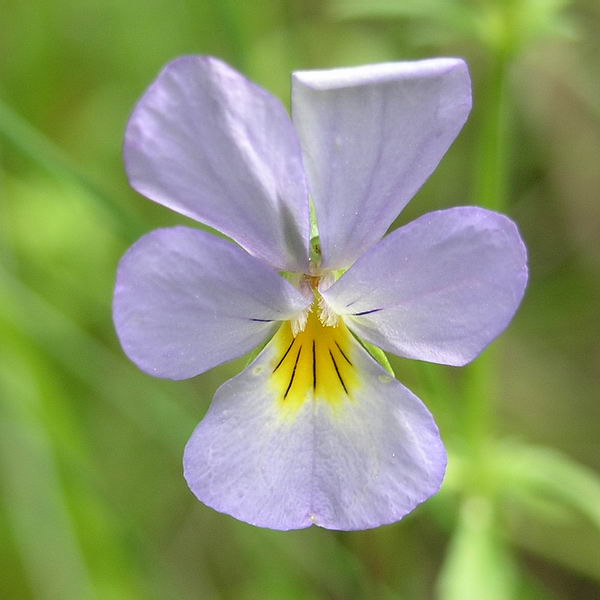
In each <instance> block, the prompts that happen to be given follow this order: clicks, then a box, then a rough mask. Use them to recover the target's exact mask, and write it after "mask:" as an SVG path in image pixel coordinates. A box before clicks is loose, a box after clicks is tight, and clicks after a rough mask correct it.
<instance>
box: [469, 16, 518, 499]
mask: <svg viewBox="0 0 600 600" xmlns="http://www.w3.org/2000/svg"><path fill="white" fill-rule="evenodd" d="M508 24H509V20H508V19H507V26H508ZM510 62H511V52H510V51H508V49H507V48H506V47H501V48H494V51H493V55H492V66H491V68H490V70H489V77H488V79H487V81H486V82H485V86H484V88H483V94H482V96H483V97H482V99H481V103H482V107H483V115H482V125H481V129H480V131H481V137H480V141H479V152H478V162H477V168H476V170H475V182H474V194H475V198H474V204H477V205H480V206H484V207H485V208H488V209H491V210H497V211H504V210H505V209H506V205H507V202H506V197H507V187H508V179H509V173H508V171H509V168H508V156H509V154H508V106H507V75H508V72H509V68H510ZM495 357H496V353H495V350H494V349H493V348H492V349H490V350H487V351H486V352H485V353H484V354H483V355H482V356H481V357H479V358H478V359H477V361H476V362H475V363H474V364H472V365H471V366H470V367H469V368H468V370H467V373H466V381H465V415H464V426H465V430H464V431H465V438H466V442H467V444H468V452H469V457H470V461H471V464H472V473H471V478H470V479H471V484H472V485H471V488H472V489H471V492H472V493H481V492H484V493H485V491H486V490H487V489H488V485H487V476H486V473H487V471H488V469H487V466H486V457H487V455H488V452H487V450H488V442H489V441H490V439H491V437H492V436H493V430H494V424H493V412H494V411H493V395H494V394H493V391H494V389H495V384H496V381H495V373H496V360H495Z"/></svg>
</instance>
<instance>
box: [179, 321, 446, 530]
mask: <svg viewBox="0 0 600 600" xmlns="http://www.w3.org/2000/svg"><path fill="white" fill-rule="evenodd" d="M445 466H446V453H445V450H444V447H443V445H442V442H441V440H440V437H439V433H438V430H437V427H436V425H435V423H434V421H433V418H432V417H431V415H430V413H429V412H428V410H427V409H426V408H425V406H424V405H423V404H422V403H421V401H420V400H419V399H418V398H417V397H416V396H415V395H414V394H412V393H411V392H410V391H409V390H408V389H406V388H405V387H404V386H403V385H402V384H401V383H400V382H398V381H397V380H395V379H393V378H391V377H390V376H389V374H388V373H387V372H386V371H384V370H383V369H382V368H381V367H380V366H379V365H378V364H377V363H376V362H375V361H373V359H372V358H371V357H370V356H369V355H368V354H367V353H366V352H365V351H364V350H363V348H362V347H361V346H360V345H359V344H358V343H357V342H356V340H355V339H354V338H353V337H352V335H351V334H350V333H349V332H348V330H347V329H346V327H345V325H344V324H343V323H340V324H339V325H338V326H337V327H323V326H321V325H320V323H319V322H318V320H317V319H316V317H315V316H314V314H311V316H310V317H309V322H308V324H307V327H306V329H305V330H304V332H302V333H301V334H299V335H297V336H296V337H295V338H294V337H293V336H292V334H291V329H290V326H289V324H285V325H283V326H282V327H281V329H280V330H279V332H278V334H277V335H276V336H275V338H274V339H273V340H272V341H271V342H270V343H269V344H268V346H267V347H266V348H265V350H264V351H263V352H262V353H261V355H260V356H259V357H258V358H257V360H256V361H255V362H254V363H253V364H252V365H250V366H249V367H248V368H247V369H246V370H245V371H243V372H242V373H240V374H239V375H238V376H237V377H235V378H233V379H231V380H230V381H228V382H226V383H225V384H224V385H223V386H221V388H220V389H219V390H218V391H217V394H216V395H215V398H214V400H213V403H212V405H211V407H210V409H209V411H208V413H207V415H206V417H205V418H204V420H203V421H202V422H201V423H200V424H199V425H198V427H197V428H196V430H195V431H194V433H193V435H192V437H191V439H190V441H189V442H188V445H187V447H186V451H185V456H184V468H185V476H186V479H187V481H188V484H189V486H190V488H191V489H192V491H193V492H194V494H195V495H196V496H197V497H198V498H199V499H200V500H201V501H203V502H204V503H205V504H207V505H209V506H211V507H213V508H215V509H216V510H219V511H221V512H224V513H227V514H230V515H232V516H234V517H236V518H238V519H241V520H243V521H247V522H249V523H252V524H253V525H258V526H262V527H270V528H273V529H298V528H303V527H308V526H310V525H313V524H315V525H319V526H321V527H326V528H330V529H344V530H350V529H366V528H370V527H377V526H379V525H382V524H386V523H391V522H394V521H397V520H399V519H401V518H402V517H403V516H404V515H406V514H407V513H409V512H410V511H412V510H413V509H414V508H415V507H416V506H417V505H418V504H419V503H421V502H423V501H424V500H426V499H427V498H428V497H429V496H431V495H432V494H434V493H436V492H437V491H438V489H439V487H440V485H441V482H442V479H443V475H444V471H445Z"/></svg>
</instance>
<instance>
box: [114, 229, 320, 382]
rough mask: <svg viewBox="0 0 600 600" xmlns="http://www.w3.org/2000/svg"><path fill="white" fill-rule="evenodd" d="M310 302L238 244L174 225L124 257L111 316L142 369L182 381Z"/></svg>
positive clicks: (249, 345)
mask: <svg viewBox="0 0 600 600" xmlns="http://www.w3.org/2000/svg"><path fill="white" fill-rule="evenodd" d="M308 304H310V301H309V300H308V301H307V300H306V299H305V298H304V297H303V296H301V295H300V293H299V292H298V291H297V290H296V288H294V287H293V286H292V285H291V284H290V283H288V282H287V281H285V280H284V279H283V278H282V277H280V276H279V274H277V273H276V272H275V271H273V270H272V269H270V268H269V267H268V266H267V265H265V264H264V263H262V262H261V261H259V260H258V259H256V258H254V257H252V256H250V255H249V254H247V253H246V252H244V250H242V249H241V248H239V247H237V246H236V245H235V244H232V243H231V242H228V241H225V240H221V239H218V238H216V237H215V236H213V235H210V234H208V233H206V232H204V231H199V230H195V229H189V228H187V227H174V228H170V229H158V230H156V231H153V232H152V233H149V234H147V235H145V236H144V237H143V238H141V239H140V240H139V241H138V242H136V243H135V244H134V245H133V246H132V247H131V248H130V249H129V250H128V251H127V253H126V254H125V256H124V257H123V258H122V259H121V262H120V264H119V269H118V273H117V283H116V287H115V296H114V303H113V315H114V321H115V326H116V329H117V333H118V335H119V339H120V340H121V344H122V346H123V348H124V350H125V352H126V353H127V355H128V356H129V358H130V359H131V360H132V361H133V362H135V363H136V364H137V365H138V366H139V367H140V369H142V370H144V371H146V372H147V373H150V374H151V375H155V376H157V377H166V378H170V379H186V378H188V377H193V376H194V375H198V374H199V373H202V372H203V371H206V370H207V369H210V368H212V367H214V366H216V365H218V364H220V363H222V362H225V361H228V360H231V359H233V358H236V357H238V356H242V355H243V354H245V353H246V352H249V351H250V350H252V349H253V348H254V347H255V346H257V345H258V344H259V343H260V342H261V341H262V340H264V339H265V338H266V337H267V336H268V335H269V334H270V333H272V331H273V328H274V326H275V322H276V321H280V320H287V319H290V318H292V317H293V316H294V315H295V314H297V313H298V312H299V311H301V310H303V309H304V308H305V307H306V306H307V305H308Z"/></svg>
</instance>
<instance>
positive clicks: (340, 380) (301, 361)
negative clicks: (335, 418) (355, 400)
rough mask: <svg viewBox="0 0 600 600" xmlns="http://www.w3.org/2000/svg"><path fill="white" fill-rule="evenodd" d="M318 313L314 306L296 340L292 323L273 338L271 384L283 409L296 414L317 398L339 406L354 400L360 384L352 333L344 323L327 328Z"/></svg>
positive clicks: (284, 325) (340, 322)
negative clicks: (308, 402)
mask: <svg viewBox="0 0 600 600" xmlns="http://www.w3.org/2000/svg"><path fill="white" fill-rule="evenodd" d="M317 312H318V309H317V306H316V305H313V311H312V312H310V313H309V315H308V320H307V322H306V326H305V328H304V330H303V331H301V332H299V333H297V334H296V336H295V337H294V335H293V334H292V327H291V325H290V323H289V322H288V323H284V324H283V325H282V326H281V328H280V329H279V331H278V332H277V334H276V335H275V337H274V339H273V344H274V347H275V349H276V351H275V355H274V358H273V360H272V364H271V368H272V375H271V378H270V379H271V384H272V386H273V387H274V388H275V391H276V394H277V398H278V401H279V403H280V405H281V408H282V409H283V410H285V412H290V413H292V414H293V413H295V412H296V411H298V410H299V409H300V408H301V407H302V405H303V404H304V402H306V401H307V400H313V399H314V400H322V401H325V402H328V403H330V404H331V405H332V406H334V407H337V406H339V405H341V403H342V402H344V401H345V400H348V399H352V397H353V394H354V392H355V391H356V388H357V386H358V383H359V378H358V374H357V371H356V368H355V366H354V364H353V361H352V355H353V349H354V344H355V342H354V340H353V339H352V334H351V333H350V332H349V331H348V329H347V327H346V325H345V324H344V322H343V321H342V320H340V321H339V322H338V323H337V324H336V325H335V326H327V325H323V324H322V323H321V320H320V319H319V317H318V316H317Z"/></svg>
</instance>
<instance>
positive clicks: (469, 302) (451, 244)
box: [323, 207, 527, 366]
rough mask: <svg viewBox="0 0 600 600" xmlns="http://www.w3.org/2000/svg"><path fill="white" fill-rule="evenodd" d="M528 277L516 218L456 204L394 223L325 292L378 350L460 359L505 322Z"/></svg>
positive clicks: (468, 357) (440, 360)
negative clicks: (396, 225) (394, 227)
mask: <svg viewBox="0 0 600 600" xmlns="http://www.w3.org/2000/svg"><path fill="white" fill-rule="evenodd" d="M526 284H527V255H526V250H525V246H524V245H523V242H522V240H521V237H520V236H519V232H518V230H517V227H516V226H515V224H514V223H513V222H512V221H511V220H510V219H508V218H507V217H505V216H503V215H500V214H498V213H495V212H492V211H489V210H485V209H482V208H476V207H459V208H451V209H449V210H442V211H437V212H432V213H429V214H426V215H424V216H423V217H421V218H419V219H417V220H415V221H413V222H412V223H409V224H408V225H406V226H404V227H402V228H400V229H398V230H396V231H394V232H393V233H391V234H390V235H388V236H387V237H386V238H384V239H383V240H382V241H381V242H379V244H377V245H376V246H375V247H374V248H372V249H371V250H370V251H369V252H368V253H367V254H366V255H365V256H363V257H362V258H360V259H359V260H358V261H357V262H356V263H355V264H354V266H353V267H352V268H351V269H349V270H348V271H347V272H346V273H345V274H344V275H343V276H342V277H341V279H339V280H338V281H337V282H336V283H335V284H334V285H333V286H331V287H330V288H329V289H328V290H327V291H325V292H324V294H323V295H324V297H325V299H326V301H327V302H328V303H329V304H330V306H331V307H332V308H333V309H334V310H335V311H336V312H337V313H338V314H342V315H345V319H346V322H347V323H348V326H349V327H350V328H351V329H352V330H353V331H354V332H355V333H356V334H357V335H359V336H360V337H362V338H364V339H366V340H367V341H369V342H371V343H373V344H376V345H377V346H379V347H381V348H383V349H384V350H387V351H388V352H393V353H394V354H398V355H400V356H405V357H408V358H416V359H418V360H426V361H430V362H436V363H442V364H448V365H456V366H460V365H464V364H466V363H468V362H469V361H471V360H473V359H474V358H475V357H476V356H477V355H478V354H479V353H480V352H481V351H482V350H483V349H484V348H485V347H486V346H487V345H488V344H489V343H490V342H491V341H492V340H493V339H494V338H495V337H496V336H498V335H499V334H500V333H501V332H502V331H503V330H504V329H505V328H506V326H507V325H508V323H509V322H510V320H511V319H512V317H513V315H514V313H515V311H516V310H517V307H518V306H519V303H520V302H521V299H522V297H523V293H524V291H525V286H526Z"/></svg>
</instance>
